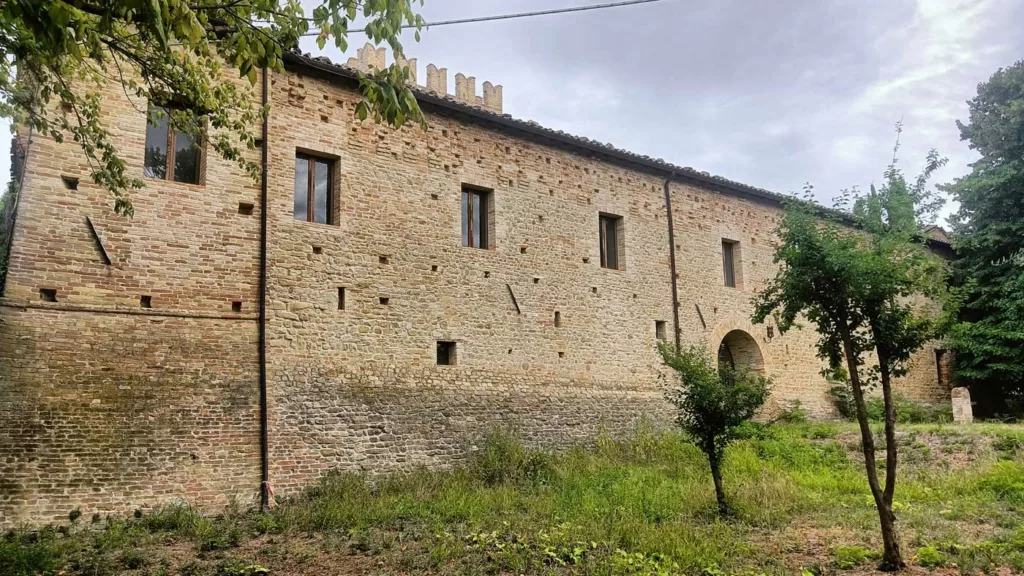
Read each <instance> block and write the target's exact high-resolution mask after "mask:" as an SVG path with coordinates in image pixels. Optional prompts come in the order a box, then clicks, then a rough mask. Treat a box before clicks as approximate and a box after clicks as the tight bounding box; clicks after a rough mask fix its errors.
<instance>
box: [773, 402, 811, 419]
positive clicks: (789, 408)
mask: <svg viewBox="0 0 1024 576" xmlns="http://www.w3.org/2000/svg"><path fill="white" fill-rule="evenodd" d="M775 421H776V422H785V423H786V424H800V423H803V422H807V409H806V408H804V407H803V403H802V402H800V401H799V400H793V401H792V402H789V403H788V404H786V407H785V408H783V409H782V411H781V412H779V415H778V416H776V417H775Z"/></svg>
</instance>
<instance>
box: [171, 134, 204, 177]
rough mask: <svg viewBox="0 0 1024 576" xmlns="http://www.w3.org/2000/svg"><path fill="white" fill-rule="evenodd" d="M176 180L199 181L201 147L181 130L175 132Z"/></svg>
mask: <svg viewBox="0 0 1024 576" xmlns="http://www.w3.org/2000/svg"><path fill="white" fill-rule="evenodd" d="M174 180H175V181H176V182H187V183H189V184H198V183H199V147H198V146H196V145H195V144H194V143H193V142H192V138H190V137H189V135H188V134H186V133H184V132H182V131H181V130H177V131H175V133H174Z"/></svg>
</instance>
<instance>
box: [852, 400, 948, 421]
mask: <svg viewBox="0 0 1024 576" xmlns="http://www.w3.org/2000/svg"><path fill="white" fill-rule="evenodd" d="M893 403H894V404H895V406H896V421H897V422H900V423H902V424H931V423H935V424H941V423H945V422H952V421H953V407H952V405H947V404H946V403H942V404H928V403H926V402H918V401H916V400H911V399H910V398H907V397H906V396H903V395H900V394H895V395H894V396H893ZM865 408H866V409H867V411H868V419H869V420H874V421H877V422H882V421H884V420H885V403H884V401H883V399H882V398H881V397H880V396H875V397H872V398H868V400H867V402H865Z"/></svg>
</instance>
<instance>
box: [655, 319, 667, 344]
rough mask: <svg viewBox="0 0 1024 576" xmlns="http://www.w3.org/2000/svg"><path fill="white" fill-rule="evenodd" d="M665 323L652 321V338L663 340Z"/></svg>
mask: <svg viewBox="0 0 1024 576" xmlns="http://www.w3.org/2000/svg"><path fill="white" fill-rule="evenodd" d="M667 327H668V326H667V323H666V322H665V321H664V320H655V321H654V337H655V338H657V339H658V340H665V338H666V333H667V332H668V330H667Z"/></svg>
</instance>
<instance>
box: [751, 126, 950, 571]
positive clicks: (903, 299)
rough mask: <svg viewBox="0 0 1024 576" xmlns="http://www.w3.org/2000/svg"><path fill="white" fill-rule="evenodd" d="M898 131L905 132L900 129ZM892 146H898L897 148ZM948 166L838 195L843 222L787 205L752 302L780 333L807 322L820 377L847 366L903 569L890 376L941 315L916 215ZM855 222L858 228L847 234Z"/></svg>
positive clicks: (895, 174) (883, 520)
mask: <svg viewBox="0 0 1024 576" xmlns="http://www.w3.org/2000/svg"><path fill="white" fill-rule="evenodd" d="M896 130H897V134H899V132H900V131H901V130H902V127H901V125H899V124H897V126H896ZM897 149H898V144H897ZM944 162H945V160H943V159H941V158H939V156H938V154H937V153H935V152H934V151H933V152H931V153H929V155H928V158H927V161H926V166H925V169H924V171H923V172H922V173H921V176H919V177H918V178H917V179H916V180H915V181H914V183H912V184H908V183H907V180H906V178H905V177H904V176H903V174H902V172H901V171H900V170H899V169H898V168H897V166H896V160H895V153H894V159H893V163H892V164H890V166H889V167H888V169H887V170H886V171H885V181H884V184H883V186H882V187H881V188H879V189H876V188H875V187H874V186H872V187H871V190H870V192H869V193H867V194H863V195H861V194H858V193H857V192H856V191H855V190H852V191H851V190H847V191H844V192H843V193H842V194H841V195H840V196H839V198H838V201H837V207H838V208H840V209H842V208H846V207H848V206H849V205H850V203H851V201H852V203H853V208H852V213H849V214H848V215H846V216H845V217H843V219H844V220H845V222H843V223H840V222H839V221H838V220H839V219H840V216H837V215H835V213H831V214H828V219H826V220H824V221H823V220H822V219H821V211H820V210H816V209H815V207H814V206H813V205H812V204H811V203H810V202H797V201H794V202H791V203H790V204H789V205H788V207H787V210H786V213H785V216H784V217H783V220H782V222H781V224H780V225H779V227H778V229H777V231H776V233H777V237H778V239H779V240H778V242H777V244H776V247H775V263H777V264H780V269H779V272H778V274H777V275H776V276H775V278H774V279H772V281H771V282H769V283H768V285H767V287H766V288H765V289H764V291H762V292H761V293H760V294H758V295H757V296H756V297H755V313H754V321H755V322H757V323H761V322H764V321H765V319H766V318H768V317H774V318H775V320H776V322H777V323H778V327H779V330H780V332H782V333H785V332H787V331H789V330H790V329H791V328H792V327H793V326H795V325H797V322H798V321H799V320H800V319H802V318H806V319H807V320H810V321H811V322H813V323H814V328H815V330H816V331H817V332H818V342H817V351H818V356H819V357H820V358H822V359H824V360H826V361H827V362H828V368H827V369H826V370H825V371H824V373H825V374H826V375H836V374H838V373H839V370H840V368H841V367H842V365H843V363H844V362H845V364H846V374H845V375H846V376H847V377H848V380H849V383H850V391H851V393H852V398H853V407H854V408H855V413H856V415H857V420H858V423H859V425H860V429H861V437H862V444H863V449H864V457H865V462H866V472H867V476H868V484H869V486H870V487H871V491H872V496H873V498H874V501H875V504H876V507H877V509H878V514H879V520H880V524H881V530H882V539H883V543H884V553H883V560H882V566H883V567H884V568H887V569H899V568H901V567H902V566H903V560H902V557H901V555H900V552H899V543H898V541H897V538H896V532H895V527H894V520H895V516H894V514H893V509H892V502H893V494H894V492H895V487H896V461H897V447H896V438H895V435H896V432H895V427H896V406H895V401H894V399H893V393H892V379H893V378H897V377H900V376H903V375H904V374H906V372H907V363H908V361H909V359H910V356H911V354H913V353H914V352H915V351H917V350H918V349H920V348H921V347H922V346H923V345H924V343H925V342H927V341H928V340H930V339H932V338H934V337H935V336H937V334H938V332H939V328H940V326H941V325H942V323H941V320H942V319H941V318H940V317H938V316H937V315H934V314H928V313H926V312H925V310H926V309H927V306H922V305H921V304H920V303H919V301H918V299H919V298H920V297H922V296H925V297H933V298H942V297H943V296H944V290H945V269H944V267H943V265H942V264H941V263H940V262H939V261H938V259H937V258H936V257H933V256H931V255H929V254H928V253H927V251H926V249H925V240H924V238H923V236H922V234H921V232H920V224H919V218H921V217H922V216H923V215H927V214H929V213H932V212H934V210H935V209H936V207H937V204H936V203H935V202H934V201H932V200H930V197H931V193H930V192H928V191H927V182H928V179H929V177H930V176H931V175H932V173H933V172H934V171H935V170H936V169H937V168H938V167H940V166H941V165H942V164H943V163H944ZM849 223H853V224H854V225H855V226H856V228H858V229H857V230H855V229H853V228H851V227H850V226H849ZM877 384H880V385H881V388H882V401H883V407H884V410H883V414H884V421H885V441H886V442H885V443H886V462H885V464H886V466H885V469H886V477H885V484H884V488H883V486H882V484H881V483H880V482H879V479H878V472H877V467H876V463H875V452H874V450H875V448H874V437H873V434H872V432H871V430H870V427H869V418H868V413H867V406H866V397H865V392H866V390H867V389H868V388H869V387H872V386H874V385H877Z"/></svg>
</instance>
